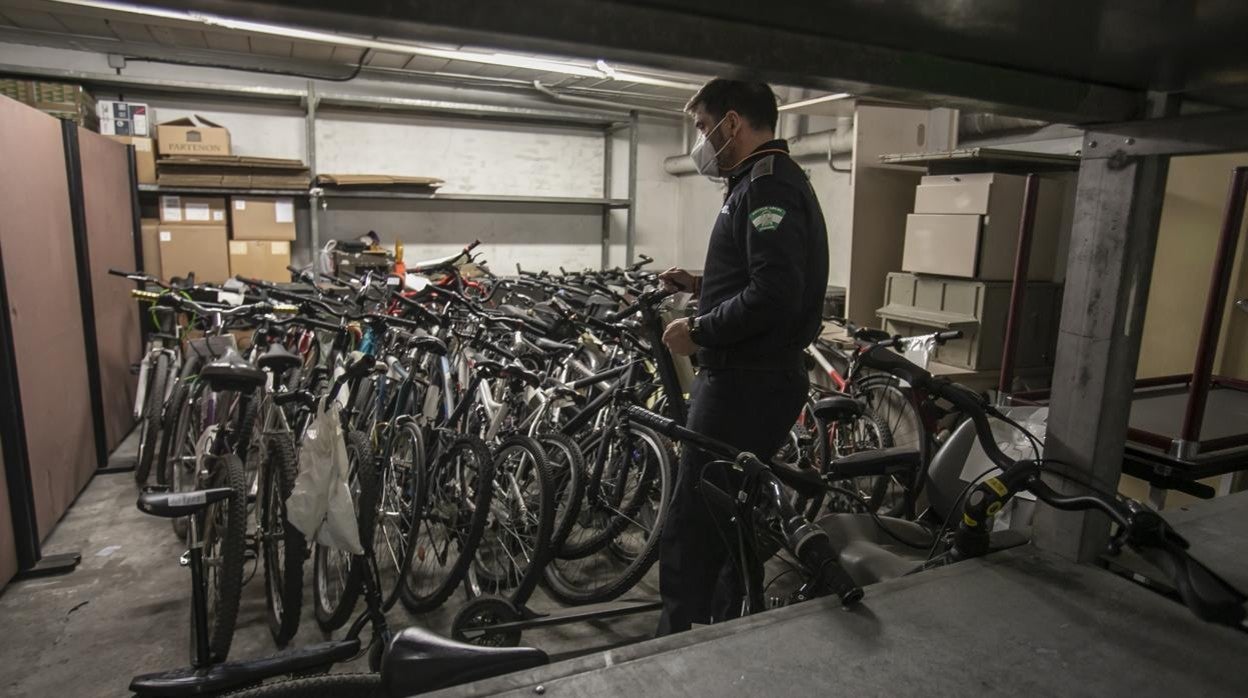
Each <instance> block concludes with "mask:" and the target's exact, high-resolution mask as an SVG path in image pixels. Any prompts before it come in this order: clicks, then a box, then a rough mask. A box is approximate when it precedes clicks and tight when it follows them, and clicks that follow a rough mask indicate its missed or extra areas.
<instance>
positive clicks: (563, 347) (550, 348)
mask: <svg viewBox="0 0 1248 698" xmlns="http://www.w3.org/2000/svg"><path fill="white" fill-rule="evenodd" d="M533 343H534V344H536V345H537V348H538V349H541V350H542V351H544V352H546V353H547V354H559V355H562V354H571V353H573V352H575V351H576V349H577V347H576V345H574V344H564V343H563V342H556V341H554V340H552V339H546V338H545V337H538V338H537V339H535V340H533Z"/></svg>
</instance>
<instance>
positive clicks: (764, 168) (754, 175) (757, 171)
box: [750, 155, 776, 182]
mask: <svg viewBox="0 0 1248 698" xmlns="http://www.w3.org/2000/svg"><path fill="white" fill-rule="evenodd" d="M775 168H776V156H775V155H768V156H767V157H765V158H763V159H762V160H759V161H758V162H756V163H754V167H752V168H750V181H751V182H755V181H757V180H758V178H759V177H766V176H768V175H770V174H771V173H772V172H774V171H775Z"/></svg>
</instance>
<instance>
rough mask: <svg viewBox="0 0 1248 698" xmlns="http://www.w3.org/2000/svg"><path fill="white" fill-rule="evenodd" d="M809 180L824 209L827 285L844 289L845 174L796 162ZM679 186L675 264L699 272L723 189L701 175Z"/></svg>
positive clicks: (822, 163) (816, 162)
mask: <svg viewBox="0 0 1248 698" xmlns="http://www.w3.org/2000/svg"><path fill="white" fill-rule="evenodd" d="M673 152H676V151H673ZM798 164H800V165H801V166H802V168H803V169H805V170H806V172H807V174H808V175H809V177H810V183H811V186H812V187H813V188H814V190H815V195H816V196H818V197H819V205H820V206H821V207H822V208H823V218H824V224H825V225H826V226H827V229H828V285H829V286H840V287H842V288H844V287H845V286H846V285H847V284H848V283H849V242H850V232H851V227H850V226H851V222H852V218H851V211H852V205H853V204H852V196H851V192H852V190H851V188H850V177H849V174H848V173H840V172H833V171H832V170H831V169H829V168H828V166H827V161H826V159H825V158H823V157H820V156H815V157H806V158H800V159H798ZM679 180H680V185H679V187H678V192H679V200H680V203H679V206H680V219H679V220H680V223H679V231H680V239H679V242H678V244H677V251H676V259H677V260H678V264H680V266H683V267H685V268H687V269H701V268H702V266H703V263H704V261H705V259H706V245H707V242H708V241H709V240H710V237H711V227H712V226H713V225H714V224H715V217H716V216H718V215H719V209H720V207H721V206H723V200H724V187H723V185H720V184H717V183H715V182H712V181H711V180H709V179H707V178H706V177H703V176H701V175H696V174H693V175H683V176H681V177H679Z"/></svg>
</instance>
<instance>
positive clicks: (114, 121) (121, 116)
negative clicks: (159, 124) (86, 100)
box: [95, 99, 152, 137]
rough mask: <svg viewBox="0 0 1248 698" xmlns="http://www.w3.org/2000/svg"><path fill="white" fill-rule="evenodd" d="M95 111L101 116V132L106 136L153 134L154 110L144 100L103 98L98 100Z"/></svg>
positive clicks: (144, 135) (143, 135)
mask: <svg viewBox="0 0 1248 698" xmlns="http://www.w3.org/2000/svg"><path fill="white" fill-rule="evenodd" d="M95 112H96V114H98V115H99V117H100V133H102V134H104V135H106V136H142V137H147V136H151V135H152V131H151V125H150V124H151V119H152V111H151V109H150V108H149V107H148V106H147V105H146V104H143V103H142V102H118V101H115V100H108V99H102V100H100V101H99V102H96V104H95Z"/></svg>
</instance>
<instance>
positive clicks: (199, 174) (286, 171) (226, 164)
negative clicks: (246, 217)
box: [157, 145, 310, 189]
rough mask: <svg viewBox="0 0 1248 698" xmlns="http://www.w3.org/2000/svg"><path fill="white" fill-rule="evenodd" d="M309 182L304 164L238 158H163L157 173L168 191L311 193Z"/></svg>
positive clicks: (276, 159)
mask: <svg viewBox="0 0 1248 698" xmlns="http://www.w3.org/2000/svg"><path fill="white" fill-rule="evenodd" d="M163 151H164V148H163V145H162V147H161V152H163ZM309 179H310V176H309V173H308V166H307V165H305V164H303V162H302V161H300V160H291V159H286V158H259V157H242V156H237V155H229V156H181V155H179V156H168V157H162V158H161V159H160V162H159V168H158V172H157V182H158V183H159V184H160V185H161V186H165V187H228V188H232V189H307V187H308V182H309Z"/></svg>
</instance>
